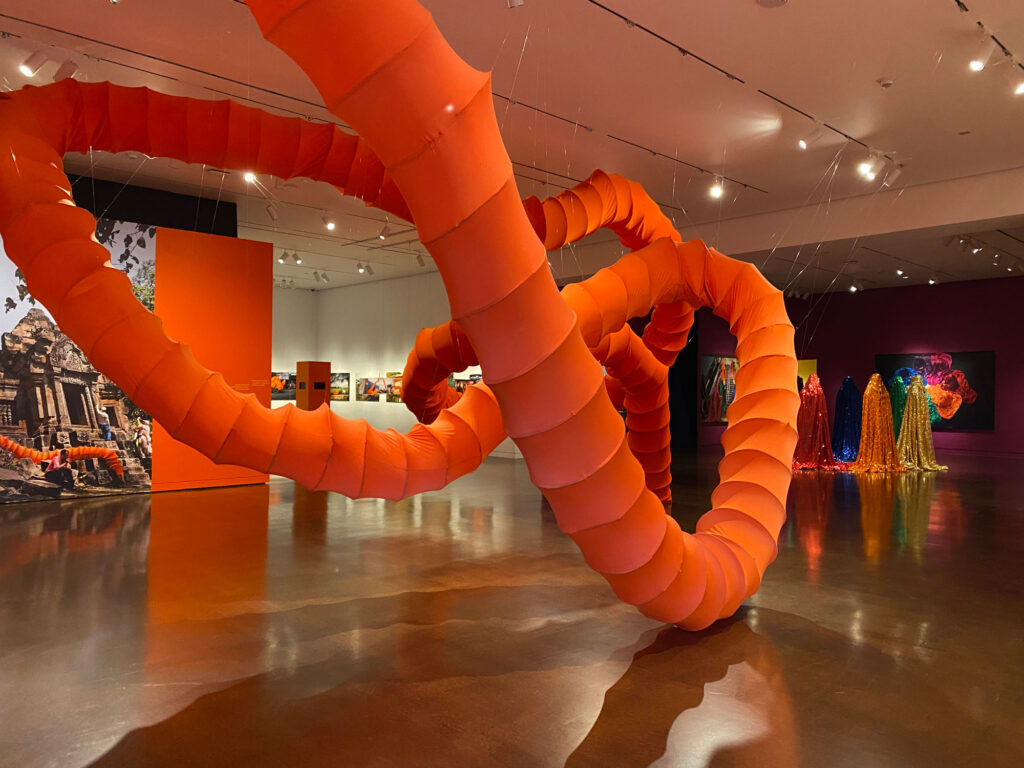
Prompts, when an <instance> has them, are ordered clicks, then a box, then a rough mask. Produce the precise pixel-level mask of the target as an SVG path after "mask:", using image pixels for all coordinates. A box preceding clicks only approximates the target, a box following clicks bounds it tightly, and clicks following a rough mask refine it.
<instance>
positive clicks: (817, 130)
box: [796, 125, 822, 149]
mask: <svg viewBox="0 0 1024 768" xmlns="http://www.w3.org/2000/svg"><path fill="white" fill-rule="evenodd" d="M821 134H822V129H821V126H820V125H817V126H815V127H814V130H813V131H811V132H810V133H809V134H807V135H806V136H804V137H803V138H802V139H800V140H799V141H798V142H797V143H796V145H797V146H798V147H799V148H800V149H807V148H808V147H809V146H811V145H812V144H813V143H814V142H816V141H817V140H818V139H820V138H821Z"/></svg>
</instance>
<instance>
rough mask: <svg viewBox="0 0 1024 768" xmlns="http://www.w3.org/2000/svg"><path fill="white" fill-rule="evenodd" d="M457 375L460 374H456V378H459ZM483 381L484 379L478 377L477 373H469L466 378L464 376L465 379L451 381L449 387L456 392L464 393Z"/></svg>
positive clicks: (480, 376)
mask: <svg viewBox="0 0 1024 768" xmlns="http://www.w3.org/2000/svg"><path fill="white" fill-rule="evenodd" d="M459 375H461V374H456V376H459ZM483 380H484V377H483V376H482V375H480V374H479V373H471V374H469V375H468V376H466V377H465V378H454V379H452V381H451V387H452V389H454V390H455V391H456V392H465V391H466V390H467V389H469V388H470V387H471V386H473V385H474V384H478V383H479V382H481V381H483Z"/></svg>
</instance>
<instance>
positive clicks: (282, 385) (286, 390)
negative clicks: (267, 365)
mask: <svg viewBox="0 0 1024 768" xmlns="http://www.w3.org/2000/svg"><path fill="white" fill-rule="evenodd" d="M295 386H296V374H295V373H294V372H293V373H286V372H281V371H277V372H275V373H271V374H270V399H271V400H294V399H295Z"/></svg>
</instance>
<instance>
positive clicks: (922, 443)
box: [896, 376, 947, 472]
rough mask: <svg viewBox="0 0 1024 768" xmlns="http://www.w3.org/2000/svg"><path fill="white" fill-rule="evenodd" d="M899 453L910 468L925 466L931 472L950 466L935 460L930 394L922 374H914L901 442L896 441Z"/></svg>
mask: <svg viewBox="0 0 1024 768" xmlns="http://www.w3.org/2000/svg"><path fill="white" fill-rule="evenodd" d="M896 454H897V456H898V457H899V460H900V464H902V465H903V466H904V467H906V468H907V469H923V470H926V471H928V472H936V471H938V470H942V469H947V467H944V466H942V465H941V464H939V463H938V462H937V461H936V460H935V446H934V444H933V443H932V422H931V418H930V416H929V414H928V394H927V392H926V391H925V388H924V381H923V380H922V379H921V377H920V376H914V377H913V378H912V379H911V380H910V386H909V387H908V388H907V405H906V410H904V411H903V426H902V428H901V429H900V439H899V442H897V443H896Z"/></svg>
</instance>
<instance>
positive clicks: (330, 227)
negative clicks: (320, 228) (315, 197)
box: [322, 213, 334, 232]
mask: <svg viewBox="0 0 1024 768" xmlns="http://www.w3.org/2000/svg"><path fill="white" fill-rule="evenodd" d="M322 218H323V221H324V226H325V227H327V231H328V232H333V231H334V221H333V220H332V219H331V217H330V216H328V215H327V214H326V213H325V214H324V215H323V217H322Z"/></svg>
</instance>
